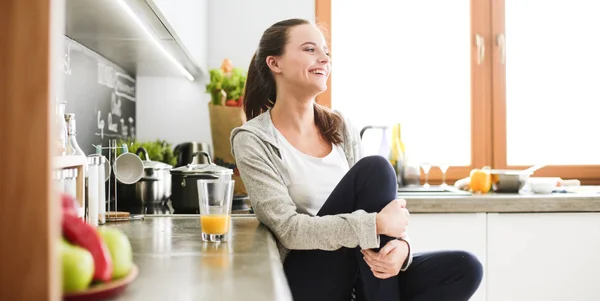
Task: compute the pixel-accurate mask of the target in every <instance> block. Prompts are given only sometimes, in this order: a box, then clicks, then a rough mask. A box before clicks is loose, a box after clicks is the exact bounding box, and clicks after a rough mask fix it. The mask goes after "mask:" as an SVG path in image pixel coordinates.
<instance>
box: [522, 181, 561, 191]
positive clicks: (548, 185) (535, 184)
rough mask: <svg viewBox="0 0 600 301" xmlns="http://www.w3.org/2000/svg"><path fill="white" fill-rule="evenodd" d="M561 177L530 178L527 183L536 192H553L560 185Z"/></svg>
mask: <svg viewBox="0 0 600 301" xmlns="http://www.w3.org/2000/svg"><path fill="white" fill-rule="evenodd" d="M559 181H560V178H533V177H532V178H529V179H528V180H527V184H528V185H529V188H531V191H532V192H533V193H536V194H549V193H552V191H553V190H554V188H555V187H556V186H557V185H558V183H559Z"/></svg>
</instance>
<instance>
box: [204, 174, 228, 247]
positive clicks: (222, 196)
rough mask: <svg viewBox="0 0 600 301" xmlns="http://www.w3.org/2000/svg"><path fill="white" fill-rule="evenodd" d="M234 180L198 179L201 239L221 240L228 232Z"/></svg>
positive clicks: (224, 238) (223, 239)
mask: <svg viewBox="0 0 600 301" xmlns="http://www.w3.org/2000/svg"><path fill="white" fill-rule="evenodd" d="M234 184H235V181H234V180H218V179H217V180H198V202H199V206H200V227H201V228H202V240H203V241H208V242H222V241H225V240H226V236H227V234H228V233H229V228H230V224H231V223H230V219H231V202H232V199H233V187H234Z"/></svg>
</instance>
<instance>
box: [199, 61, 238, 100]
mask: <svg viewBox="0 0 600 301" xmlns="http://www.w3.org/2000/svg"><path fill="white" fill-rule="evenodd" d="M209 74H210V82H209V83H208V84H206V93H210V95H211V100H212V104H213V105H224V103H223V94H224V96H225V100H230V99H233V100H235V101H239V98H240V97H241V96H242V94H243V93H244V85H245V84H246V74H245V73H244V72H243V70H242V69H240V68H232V69H231V72H230V73H226V72H225V71H223V69H222V68H215V69H211V70H210V71H209Z"/></svg>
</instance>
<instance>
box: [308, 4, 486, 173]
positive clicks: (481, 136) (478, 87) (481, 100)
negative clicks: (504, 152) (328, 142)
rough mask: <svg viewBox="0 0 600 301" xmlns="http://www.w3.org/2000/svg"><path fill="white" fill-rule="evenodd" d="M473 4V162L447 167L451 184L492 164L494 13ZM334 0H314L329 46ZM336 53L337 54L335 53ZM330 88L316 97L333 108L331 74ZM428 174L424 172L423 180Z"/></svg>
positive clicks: (318, 22)
mask: <svg viewBox="0 0 600 301" xmlns="http://www.w3.org/2000/svg"><path fill="white" fill-rule="evenodd" d="M470 7H471V29H470V36H471V38H470V41H471V102H470V103H471V107H470V110H471V165H469V166H452V167H450V169H449V170H448V173H447V175H446V180H447V181H449V182H450V183H452V182H453V181H455V180H458V179H461V178H464V177H467V176H468V175H469V173H470V171H471V170H472V169H473V168H481V167H484V166H489V165H491V163H492V100H491V89H492V87H491V85H492V82H491V70H492V61H491V59H490V57H491V55H490V50H489V49H492V46H493V45H492V28H491V25H490V22H489V16H490V14H491V3H490V0H470ZM331 19H332V17H331V0H315V20H316V23H317V24H318V25H319V26H321V27H323V28H325V29H326V39H327V42H328V43H329V45H330V46H329V47H330V48H334V47H335V45H332V42H331V37H332V33H333V28H332V24H331ZM476 34H479V35H481V36H482V37H483V38H484V42H485V48H486V49H487V50H486V53H485V56H484V60H483V62H482V64H481V65H478V64H477V46H476V43H475V35H476ZM334 55H335V54H334ZM327 86H328V87H329V89H327V91H326V92H325V93H323V94H321V95H319V97H318V98H317V102H318V103H320V104H323V105H325V106H328V107H331V90H332V86H331V76H330V77H329V80H328V82H327ZM424 179H425V176H424V175H421V180H422V181H424ZM429 179H430V182H431V183H433V184H437V183H440V182H441V179H442V173H441V171H440V170H439V169H437V168H432V170H431V172H430V175H429Z"/></svg>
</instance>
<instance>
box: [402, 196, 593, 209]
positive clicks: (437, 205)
mask: <svg viewBox="0 0 600 301" xmlns="http://www.w3.org/2000/svg"><path fill="white" fill-rule="evenodd" d="M398 197H399V198H403V199H405V200H406V207H407V209H408V210H409V211H410V212H411V213H493V212H514V213H520V212H530V213H532V212H600V194H599V193H593V192H590V193H552V194H527V193H525V194H518V193H514V194H499V193H498V194H495V193H490V194H484V195H477V194H473V195H469V196H444V195H414V194H411V195H402V194H399V195H398Z"/></svg>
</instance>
